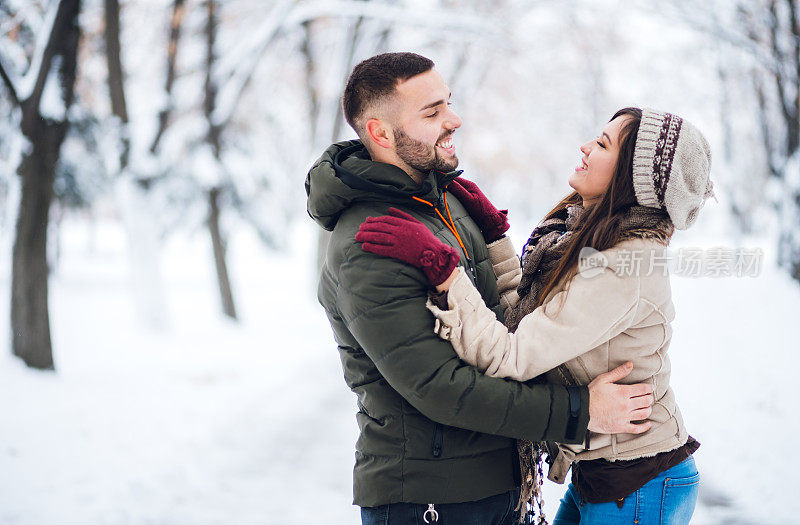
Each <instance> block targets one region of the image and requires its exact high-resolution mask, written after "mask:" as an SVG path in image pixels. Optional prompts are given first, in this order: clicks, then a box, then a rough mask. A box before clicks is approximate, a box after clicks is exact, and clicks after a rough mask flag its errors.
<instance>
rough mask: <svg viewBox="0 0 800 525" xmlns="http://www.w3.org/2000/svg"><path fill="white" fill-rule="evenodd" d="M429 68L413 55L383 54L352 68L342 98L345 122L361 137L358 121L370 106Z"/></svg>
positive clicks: (429, 63)
mask: <svg viewBox="0 0 800 525" xmlns="http://www.w3.org/2000/svg"><path fill="white" fill-rule="evenodd" d="M431 69H433V61H432V60H431V59H429V58H425V57H424V56H421V55H417V54H416V53H383V54H380V55H375V56H374V57H370V58H368V59H366V60H364V61H363V62H361V63H359V64H358V65H357V66H356V67H354V68H353V72H352V73H350V77H349V78H348V79H347V85H346V86H345V88H344V95H343V96H342V108H343V109H344V117H345V118H346V119H347V123H348V124H350V126H351V127H352V128H353V129H354V130H356V133H358V134H359V135H361V130H360V129H359V128H360V127H362V123H361V122H360V121H359V118H360V117H361V116H362V114H363V113H364V110H365V109H366V108H367V107H369V106H370V105H371V104H374V103H375V102H377V101H379V100H380V99H382V98H384V97H386V96H388V95H391V94H392V93H394V90H395V87H396V86H397V84H398V83H400V82H404V81H406V80H408V79H409V78H411V77H415V76H417V75H420V74H422V73H425V72H426V71H430V70H431Z"/></svg>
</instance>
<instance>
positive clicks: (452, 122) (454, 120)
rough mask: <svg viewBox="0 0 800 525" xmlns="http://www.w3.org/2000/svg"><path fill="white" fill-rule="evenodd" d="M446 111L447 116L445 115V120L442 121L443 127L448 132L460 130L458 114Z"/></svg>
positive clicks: (449, 110)
mask: <svg viewBox="0 0 800 525" xmlns="http://www.w3.org/2000/svg"><path fill="white" fill-rule="evenodd" d="M447 111H448V113H449V114H448V115H447V119H445V121H444V127H445V128H447V129H449V130H453V129H458V128H460V127H461V124H462V122H461V117H459V116H458V114H457V113H456V112H455V111H453V110H452V109H449V108H448V110H447Z"/></svg>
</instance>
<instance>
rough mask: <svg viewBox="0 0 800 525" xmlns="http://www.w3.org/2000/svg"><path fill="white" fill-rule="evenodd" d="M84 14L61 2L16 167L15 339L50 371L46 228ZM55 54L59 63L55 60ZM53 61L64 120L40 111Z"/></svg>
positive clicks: (26, 107)
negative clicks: (18, 183)
mask: <svg viewBox="0 0 800 525" xmlns="http://www.w3.org/2000/svg"><path fill="white" fill-rule="evenodd" d="M79 12H80V0H61V1H60V2H59V3H58V4H57V13H56V18H55V20H54V23H53V26H52V31H51V33H50V35H49V36H48V38H47V45H46V47H45V49H44V51H43V56H42V60H41V62H40V63H39V67H40V69H39V70H38V71H37V81H36V84H35V86H34V89H33V92H32V93H31V94H30V96H29V97H28V98H26V99H24V100H21V101H19V104H20V109H21V112H22V122H21V129H22V133H23V134H24V135H25V137H26V138H27V139H28V141H29V142H30V144H31V150H30V152H29V153H28V154H26V155H24V156H23V158H22V162H21V163H20V166H19V168H18V171H17V173H18V175H19V176H20V178H21V191H20V205H19V211H18V214H17V223H16V232H15V233H16V237H15V238H14V247H13V249H12V263H11V264H12V265H11V333H12V336H11V340H12V348H13V352H14V355H16V356H18V357H20V358H21V359H22V360H23V361H25V364H27V365H28V366H30V367H33V368H40V369H45V370H52V369H54V368H55V367H54V365H53V348H52V341H51V338H50V315H49V311H48V268H47V227H48V222H49V221H48V219H49V212H50V203H51V202H52V200H53V182H54V180H55V170H56V165H57V162H58V156H59V152H60V150H61V144H62V142H63V141H64V137H65V136H66V133H67V129H68V127H69V119H68V117H67V114H68V112H67V109H68V108H69V107H70V105H71V104H72V99H73V95H74V87H75V74H76V67H77V51H78V40H79V38H80V28H79V26H78V13H79ZM56 56H58V57H59V58H60V60H59V61H54V60H53V58H54V57H56ZM53 64H57V65H58V68H59V69H58V71H57V73H58V76H59V81H60V82H59V86H58V87H59V89H60V94H61V96H62V102H63V104H64V108H65V109H64V115H63V120H53V119H49V118H43V117H42V115H41V113H40V111H39V104H40V101H41V97H42V93H43V92H44V88H45V85H46V82H47V78H48V76H49V75H50V74H51V71H50V70H51V67H52V66H53ZM15 98H16V94H15Z"/></svg>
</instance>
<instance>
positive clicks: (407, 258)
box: [356, 208, 461, 286]
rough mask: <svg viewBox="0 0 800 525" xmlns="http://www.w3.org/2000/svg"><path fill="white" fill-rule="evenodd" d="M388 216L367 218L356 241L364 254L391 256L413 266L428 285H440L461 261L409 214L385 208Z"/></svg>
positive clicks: (450, 248) (453, 251) (359, 230)
mask: <svg viewBox="0 0 800 525" xmlns="http://www.w3.org/2000/svg"><path fill="white" fill-rule="evenodd" d="M388 213H389V214H388V215H383V216H381V217H367V220H366V221H364V222H363V223H362V224H361V226H360V227H359V228H358V233H357V234H356V241H358V242H360V243H363V244H362V245H361V247H362V248H363V249H364V250H365V251H368V252H371V253H375V254H378V255H383V256H384V257H392V258H394V259H398V260H401V261H403V262H405V263H408V264H410V265H412V266H416V267H417V268H419V269H420V270H422V273H424V274H425V277H427V278H428V281H430V283H431V285H432V286H436V285H439V284H442V283H443V282H444V281H445V280H447V278H448V277H450V274H451V273H453V270H454V269H455V267H456V265H457V264H458V261H459V259H460V258H461V257H460V256H459V254H458V251H456V249H455V248H453V247H452V246H449V245H447V244H445V243H443V242H442V241H440V240H439V239H437V238H436V237H435V236H434V235H433V232H431V231H430V230H429V229H428V228H426V227H425V225H424V224H422V223H421V222H419V221H418V220H417V219H415V218H414V217H412V216H411V215H409V214H407V213H405V212H402V211H400V210H398V209H397V208H389V212H388Z"/></svg>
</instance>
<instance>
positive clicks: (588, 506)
mask: <svg viewBox="0 0 800 525" xmlns="http://www.w3.org/2000/svg"><path fill="white" fill-rule="evenodd" d="M699 483H700V474H698V473H697V467H696V466H695V464H694V458H692V457H689V458H688V459H686V460H685V461H683V462H681V463H679V464H678V465H675V466H674V467H672V468H671V469H669V470H665V471H664V472H662V473H661V474H659V475H658V476H656V477H655V478H654V479H652V480H650V481H648V482H647V483H646V484H645V486H644V487H642V488H640V489H639V490H637V491H636V492H634V493H633V494H631V495H629V496H628V497H627V498H625V502H624V504H623V505H622V508H619V507H617V504H616V503H615V502H611V503H587V502H585V501H584V500H583V499H582V498H581V497H580V495H579V494H578V491H577V490H576V489H575V487H574V486H573V485H572V484H571V483H570V485H569V488H568V489H567V493H566V494H564V497H563V498H562V499H561V506H560V507H559V508H558V512H557V513H556V517H555V519H554V520H553V525H577V524H580V525H587V524H592V525H593V524H603V525H617V524H623V523H624V524H631V525H632V524H635V523H638V524H641V525H683V524H686V523H689V520H690V519H691V518H692V514H693V513H694V507H695V504H696V503H697V494H698V490H699Z"/></svg>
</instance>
